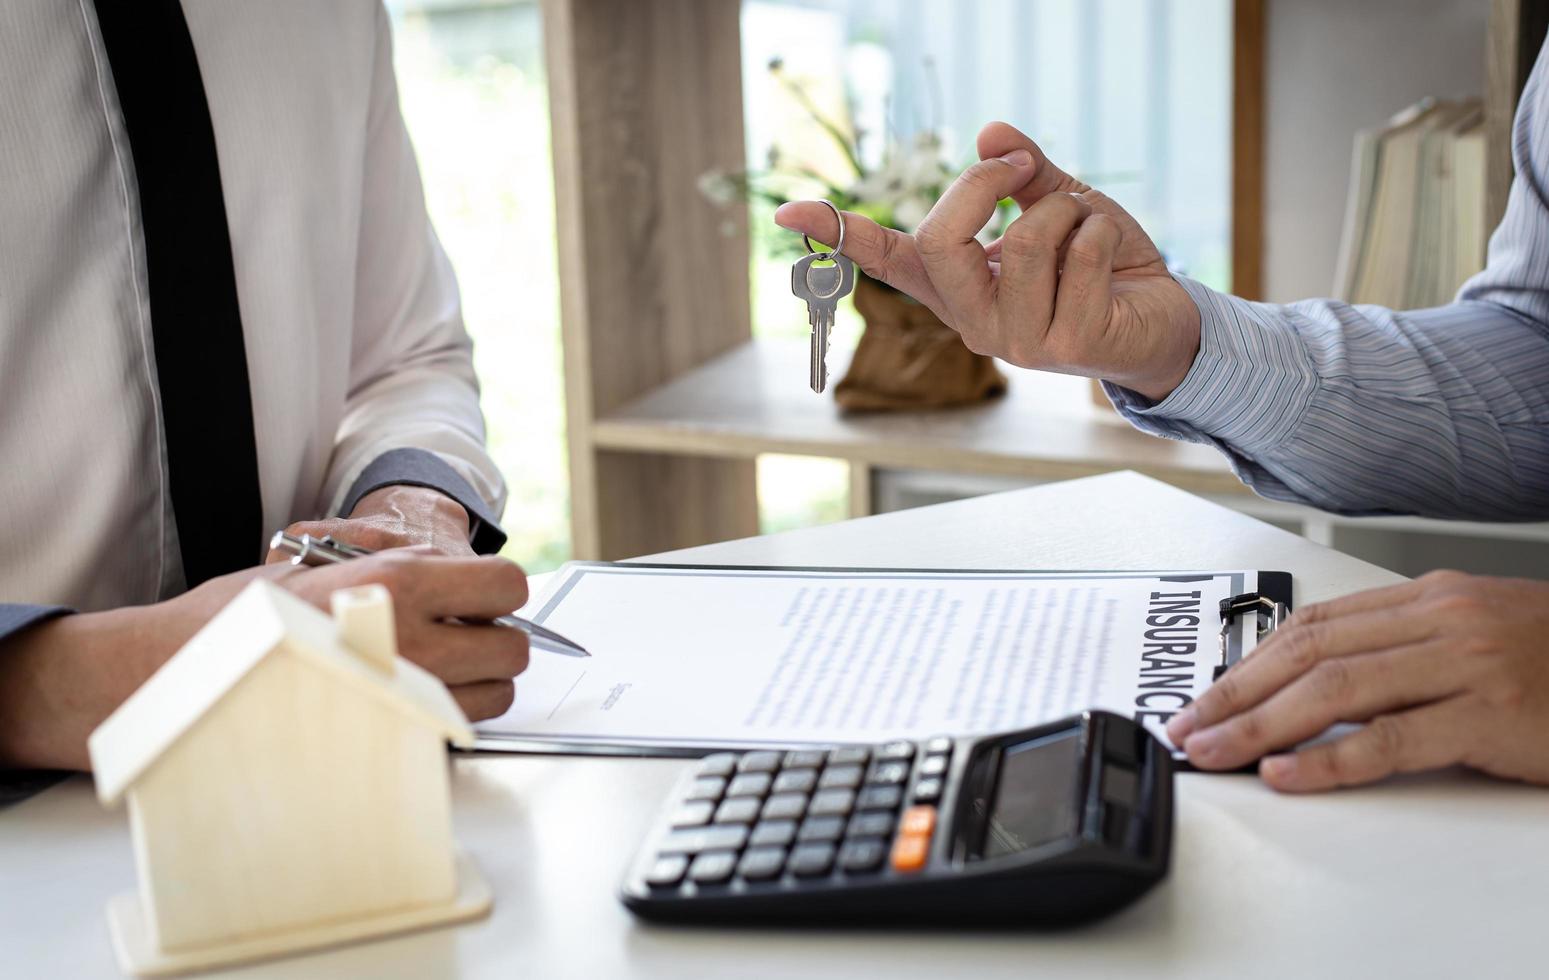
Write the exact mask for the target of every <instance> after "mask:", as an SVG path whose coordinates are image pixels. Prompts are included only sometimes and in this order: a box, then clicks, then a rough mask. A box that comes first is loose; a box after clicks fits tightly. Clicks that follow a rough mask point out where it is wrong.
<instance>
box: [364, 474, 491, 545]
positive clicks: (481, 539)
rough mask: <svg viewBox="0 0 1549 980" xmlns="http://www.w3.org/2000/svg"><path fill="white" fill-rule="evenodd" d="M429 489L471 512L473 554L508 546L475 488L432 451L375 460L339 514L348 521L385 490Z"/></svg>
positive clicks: (470, 530) (469, 532) (469, 524)
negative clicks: (362, 500)
mask: <svg viewBox="0 0 1549 980" xmlns="http://www.w3.org/2000/svg"><path fill="white" fill-rule="evenodd" d="M391 486H403V487H425V488H427V489H430V490H436V491H439V492H441V493H444V494H446V495H447V496H448V497H451V498H452V499H453V500H455V501H457V502H458V503H459V504H462V505H463V509H464V510H466V511H467V512H468V539H469V543H470V544H472V545H473V550H474V551H476V552H478V553H479V554H481V555H492V554H494V553H495V552H497V551H499V550H500V549H501V547H502V546H504V545H505V543H506V532H505V531H503V530H501V529H500V524H499V523H498V522H497V521H496V520H495V517H494V515H493V514H492V513H491V512H490V509H489V505H488V504H487V503H485V502H484V498H483V497H480V496H479V495H478V493H477V492H476V491H475V490H474V489H473V487H471V486H469V485H468V481H467V480H464V479H463V478H462V477H461V476H460V475H458V473H457V471H456V470H454V469H452V467H450V466H448V465H447V463H446V461H445V460H443V459H442V458H441V457H440V456H437V455H436V454H435V453H433V452H431V451H430V450H428V449H390V450H388V451H387V452H385V453H383V454H382V455H380V456H378V457H377V458H376V459H374V460H372V461H371V463H370V465H368V466H367V467H366V468H365V469H364V470H362V471H361V474H360V476H358V477H356V479H355V482H354V484H353V485H351V487H350V492H349V493H347V494H345V496H344V504H343V506H341V507H340V508H339V514H340V516H343V517H348V516H349V515H350V513H351V512H353V511H354V510H355V505H356V504H358V503H360V498H362V497H364V496H365V495H366V494H368V493H371V492H372V491H373V490H380V489H382V488H383V487H391Z"/></svg>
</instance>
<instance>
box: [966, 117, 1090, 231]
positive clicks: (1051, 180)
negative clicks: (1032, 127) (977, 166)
mask: <svg viewBox="0 0 1549 980" xmlns="http://www.w3.org/2000/svg"><path fill="white" fill-rule="evenodd" d="M1012 150H1026V151H1027V152H1029V153H1031V154H1032V155H1033V168H1032V170H1031V171H1030V172H1031V174H1032V176H1031V178H1030V179H1029V180H1028V181H1027V183H1025V184H1023V185H1022V186H1021V187H1020V188H1018V189H1016V190H1014V191H1012V192H1011V194H1010V197H1011V199H1012V200H1013V201H1016V202H1017V206H1018V207H1020V208H1022V209H1024V210H1025V209H1027V208H1029V207H1031V206H1032V205H1033V204H1034V203H1035V202H1036V201H1038V200H1039V199H1041V198H1043V197H1044V196H1045V195H1048V194H1053V193H1054V192H1056V191H1064V192H1066V193H1069V194H1080V193H1084V192H1086V191H1089V190H1091V188H1090V187H1088V186H1087V185H1086V184H1083V183H1082V182H1081V181H1079V180H1077V179H1076V178H1074V177H1072V176H1070V175H1069V174H1067V173H1066V172H1065V171H1063V170H1061V169H1060V168H1059V167H1057V166H1055V165H1054V163H1053V162H1052V161H1051V160H1050V159H1049V158H1048V157H1046V156H1044V153H1043V150H1041V149H1039V148H1038V144H1037V143H1035V142H1033V140H1032V139H1031V138H1030V137H1029V136H1028V135H1027V134H1026V133H1024V132H1022V131H1021V130H1020V129H1017V128H1016V127H1015V126H1013V125H1011V124H1010V123H1003V122H992V123H987V124H986V125H985V127H984V128H983V129H981V130H979V159H981V160H993V159H995V158H996V157H1002V156H1005V155H1006V154H1007V153H1010V152H1011V151H1012Z"/></svg>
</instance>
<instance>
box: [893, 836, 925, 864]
mask: <svg viewBox="0 0 1549 980" xmlns="http://www.w3.org/2000/svg"><path fill="white" fill-rule="evenodd" d="M929 853H930V837H929V836H928V835H926V834H909V833H901V834H899V835H898V837H897V838H896V839H895V840H894V841H893V870H894V871H918V870H920V869H921V868H923V867H925V858H926V855H928V854H929Z"/></svg>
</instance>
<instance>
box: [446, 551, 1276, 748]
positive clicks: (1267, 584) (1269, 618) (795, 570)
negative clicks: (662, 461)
mask: <svg viewBox="0 0 1549 980" xmlns="http://www.w3.org/2000/svg"><path fill="white" fill-rule="evenodd" d="M575 568H580V569H587V568H595V569H599V570H601V569H615V568H616V569H630V570H636V569H638V570H650V569H656V570H664V571H705V572H744V573H770V574H781V573H787V574H801V573H820V574H843V575H865V574H878V575H897V574H904V573H907V574H912V575H921V576H930V575H937V576H981V577H982V576H997V575H1017V576H1022V575H1046V576H1083V575H1086V576H1098V575H1106V576H1112V575H1134V576H1148V575H1149V576H1157V577H1158V578H1160V579H1161V580H1163V581H1166V582H1169V583H1178V584H1186V583H1188V582H1189V581H1191V580H1193V581H1200V580H1204V579H1209V578H1211V577H1213V576H1214V575H1216V574H1219V573H1210V572H1199V573H1191V572H1189V571H1183V570H1177V569H1124V570H1110V569H1102V570H1094V569H1026V568H1018V569H983V568H973V569H964V568H946V569H932V568H897V567H890V568H878V567H857V566H821V565H813V566H807V565H801V566H797V565H707V564H690V563H666V562H662V563H657V562H586V561H581V562H570V563H567V565H566V566H565V567H564V569H561V571H566V570H569V569H575ZM1255 574H1256V575H1257V583H1256V584H1257V586H1258V588H1257V589H1256V590H1255V591H1249V592H1243V593H1237V594H1233V595H1231V596H1229V597H1228V598H1226V599H1223V600H1222V601H1221V602H1220V603H1219V604H1218V608H1217V609H1216V610H1215V614H1216V616H1217V617H1218V618H1219V621H1220V625H1219V627H1213V628H1212V630H1211V633H1212V634H1213V635H1214V636H1215V639H1216V650H1215V651H1214V653H1215V655H1216V657H1217V662H1216V663H1215V664H1214V666H1213V670H1212V679H1215V678H1219V677H1220V675H1221V674H1222V673H1223V672H1224V671H1225V670H1227V669H1228V668H1229V667H1231V666H1232V665H1234V664H1236V663H1237V662H1239V661H1240V660H1241V658H1242V656H1243V652H1242V649H1241V646H1240V645H1239V644H1237V643H1235V642H1233V638H1234V637H1235V636H1237V635H1238V634H1237V633H1235V632H1234V631H1233V630H1232V626H1233V625H1234V624H1236V623H1238V622H1240V621H1242V620H1243V619H1244V618H1245V617H1247V616H1248V615H1250V614H1252V615H1256V616H1257V617H1258V623H1257V637H1258V638H1259V639H1260V640H1262V639H1264V638H1265V637H1267V636H1268V635H1270V634H1272V633H1273V632H1274V630H1275V629H1276V628H1278V626H1279V625H1280V624H1281V623H1283V622H1284V621H1285V619H1286V617H1287V616H1289V614H1290V610H1291V595H1292V577H1291V574H1290V573H1289V572H1283V571H1258V572H1256V573H1255ZM562 597H563V592H562V591H561V590H560V589H559V588H554V589H551V590H550V591H549V592H548V593H546V594H545V595H544V596H543V597H542V599H541V601H540V602H539V603H537V604H536V605H535V606H534V607H532V608H533V609H534V610H535V611H533V612H532V614H531V616H532V619H533V620H534V622H537V623H543V622H544V621H545V619H547V618H548V616H549V615H550V613H552V612H553V610H554V608H555V607H556V605H557V604H558V603H559V601H560V600H561V598H562ZM517 685H518V687H517V691H518V693H517V697H518V698H520V697H521V678H520V677H518V678H517ZM475 736H476V737H475V743H474V745H473V747H472V748H470V749H456V750H454V751H462V752H474V753H499V754H533V755H565V756H591V757H610V758H680V759H692V758H701V757H703V756H706V755H711V754H714V753H717V752H725V751H728V750H732V751H735V750H748V749H810V748H816V747H825V748H826V747H830V746H832V745H834V744H838V743H836V742H832V741H789V740H783V739H782V740H770V739H715V740H703V741H700V742H697V743H696V744H681V745H680V744H664V743H660V742H653V743H649V744H641V743H638V742H632V741H616V740H615V741H610V740H608V739H606V738H593V737H591V736H586V737H574V736H573V737H568V738H567V737H559V736H547V735H541V736H537V737H533V736H530V735H528V736H524V735H520V734H504V733H491V732H488V731H482V730H479V729H478V728H477V726H476V727H475ZM852 741H853V740H852ZM847 744H848V743H847ZM1180 765H1183V766H1185V767H1187V764H1186V763H1183V762H1181V761H1180Z"/></svg>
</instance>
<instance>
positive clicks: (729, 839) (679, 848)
mask: <svg viewBox="0 0 1549 980" xmlns="http://www.w3.org/2000/svg"><path fill="white" fill-rule="evenodd" d="M747 839H748V828H746V827H744V826H743V825H742V824H736V823H729V824H720V825H718V826H715V827H690V828H685V829H683V830H674V831H673V832H672V833H670V834H668V835H667V836H666V837H664V838H662V844H661V853H663V854H698V853H699V852H700V851H718V850H721V849H723V848H724V849H727V850H733V851H734V850H736V849H737V848H739V847H741V846H742V845H743V844H745V843H747Z"/></svg>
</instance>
